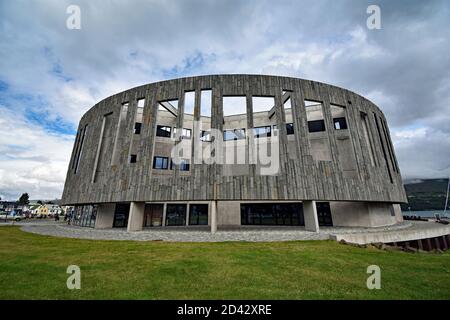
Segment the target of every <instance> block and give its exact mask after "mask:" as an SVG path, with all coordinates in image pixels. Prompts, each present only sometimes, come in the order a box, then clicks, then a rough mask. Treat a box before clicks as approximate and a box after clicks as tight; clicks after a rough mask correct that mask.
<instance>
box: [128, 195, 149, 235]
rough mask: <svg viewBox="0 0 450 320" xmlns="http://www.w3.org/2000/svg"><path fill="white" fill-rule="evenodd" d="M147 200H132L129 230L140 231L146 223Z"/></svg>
mask: <svg viewBox="0 0 450 320" xmlns="http://www.w3.org/2000/svg"><path fill="white" fill-rule="evenodd" d="M144 210H145V202H131V204H130V215H129V217H128V226H127V231H140V230H142V226H143V225H144Z"/></svg>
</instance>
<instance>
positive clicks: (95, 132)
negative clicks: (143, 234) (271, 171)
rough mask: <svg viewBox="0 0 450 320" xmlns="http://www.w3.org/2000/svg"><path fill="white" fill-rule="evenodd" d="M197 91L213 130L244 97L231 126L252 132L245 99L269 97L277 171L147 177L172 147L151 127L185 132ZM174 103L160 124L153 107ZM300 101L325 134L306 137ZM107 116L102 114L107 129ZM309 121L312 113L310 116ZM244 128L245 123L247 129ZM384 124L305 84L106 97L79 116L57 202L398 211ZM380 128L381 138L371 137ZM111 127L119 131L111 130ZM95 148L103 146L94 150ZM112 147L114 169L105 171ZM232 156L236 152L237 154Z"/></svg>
mask: <svg viewBox="0 0 450 320" xmlns="http://www.w3.org/2000/svg"><path fill="white" fill-rule="evenodd" d="M203 89H212V110H211V114H212V116H211V119H210V126H211V128H216V129H218V130H222V129H224V122H225V124H226V123H227V122H226V121H225V119H224V116H223V108H222V104H223V100H222V98H223V96H227V95H242V96H245V97H246V100H247V114H246V115H245V119H246V120H245V121H244V120H243V119H238V118H236V119H235V120H236V121H235V122H236V124H235V125H239V126H241V124H242V127H243V128H253V127H254V126H255V125H256V124H258V123H260V122H258V121H259V120H261V119H260V118H261V116H260V115H255V117H254V115H253V113H252V112H251V110H252V108H251V101H252V96H272V97H274V101H275V106H274V115H273V117H272V118H270V119H269V120H270V121H269V123H270V124H273V123H275V124H276V125H277V127H278V128H279V129H280V136H279V139H280V156H279V161H280V170H279V172H278V174H277V175H275V176H273V175H270V176H264V175H259V174H257V170H254V169H253V168H252V167H248V165H244V166H240V167H236V168H231V171H230V170H228V169H230V168H227V167H225V166H222V165H220V164H213V165H205V164H199V165H193V166H192V169H191V171H190V172H180V171H179V170H153V169H152V165H153V157H154V156H155V155H165V156H167V154H168V152H169V149H170V148H171V145H172V143H173V142H163V141H162V140H163V139H160V138H159V137H155V132H156V125H157V124H158V121H161V124H164V123H165V121H166V120H167V121H168V123H171V124H172V126H175V124H174V123H176V126H177V127H184V126H185V125H186V126H189V125H190V124H189V122H190V121H191V119H200V107H201V106H200V102H199V101H198V99H196V102H195V107H194V115H193V116H192V115H188V116H186V118H185V117H184V111H183V110H184V92H185V91H195V95H196V96H197V98H198V97H199V96H200V93H201V91H202V90H203ZM284 92H290V99H291V105H292V109H288V110H284V108H283V98H282V97H283V95H284V94H285V93H284ZM142 98H145V105H144V110H143V115H142V130H141V134H135V133H134V124H135V122H136V119H138V118H139V117H140V116H138V115H137V113H138V109H140V110H141V109H142V108H137V104H138V101H139V100H140V99H142ZM171 99H178V110H177V112H178V115H177V117H176V119H170V120H169V119H166V120H163V119H162V118H161V117H159V111H158V103H159V102H161V101H166V100H171ZM304 99H307V100H314V101H322V115H321V116H322V117H323V119H324V122H325V127H326V131H325V132H319V133H314V134H311V135H309V133H308V125H307V121H306V115H307V111H306V108H305V106H304ZM124 103H129V106H128V109H127V114H126V116H125V115H124V114H123V112H122V110H121V109H122V105H123V104H124ZM331 104H338V105H341V106H345V109H346V115H345V116H346V118H347V124H348V130H335V129H334V125H333V116H332V110H331ZM361 113H364V114H367V121H368V130H369V132H370V135H371V137H372V140H373V141H372V142H373V146H372V147H373V149H374V155H375V157H376V159H375V160H376V161H375V165H372V164H371V160H370V155H369V147H368V146H367V145H366V139H365V137H364V134H365V133H364V131H363V129H362V124H361ZM105 115H108V119H107V122H106V124H104V116H105ZM315 116H316V115H315V114H314V112H313V113H312V115H311V117H312V118H314V117H315ZM254 118H255V119H254ZM258 119H259V120H258ZM288 119H289V120H288ZM375 119H377V121H376V122H375ZM185 120H186V121H185ZM266 120H267V119H266ZM287 121H289V122H293V123H294V131H295V134H294V135H291V136H287V134H286V130H285V124H286V122H287ZM242 122H246V123H245V126H243V124H244V123H242ZM385 122H386V120H385V118H384V116H383V114H382V112H381V111H380V110H379V109H378V107H377V106H375V105H374V104H373V103H371V102H370V101H368V100H367V99H365V98H363V97H361V96H359V95H357V94H355V93H353V92H350V91H348V90H345V89H341V88H338V87H334V86H331V85H327V84H323V83H319V82H314V81H308V80H302V79H295V78H288V77H274V76H256V75H215V76H201V77H191V78H181V79H175V80H170V81H163V82H158V83H152V84H147V85H143V86H140V87H137V88H133V89H130V90H127V91H124V92H121V93H118V94H116V95H113V96H111V97H109V98H106V99H105V100H103V101H101V102H99V103H98V104H96V105H95V106H94V107H92V108H91V109H90V110H89V111H88V112H86V114H84V115H83V117H82V119H81V121H80V125H79V130H78V132H79V133H81V131H82V129H84V128H85V127H86V126H87V133H86V137H85V140H84V142H83V143H82V144H81V143H80V139H79V138H77V140H76V141H75V146H74V150H73V153H72V158H71V160H70V164H69V169H68V172H67V178H66V183H65V188H64V192H63V197H62V202H63V204H66V205H69V204H70V205H75V204H90V203H112V202H131V201H139V202H145V201H201V200H203V201H209V200H211V199H218V200H241V201H246V200H247V201H249V200H265V201H268V200H292V201H302V200H321V201H352V200H358V201H367V202H391V203H401V202H405V201H406V196H405V192H404V188H403V184H402V180H401V175H400V172H399V171H398V168H397V166H396V159H395V157H394V158H392V157H391V152H388V151H390V150H391V149H392V146H391V142H390V139H389V137H388V136H386V135H385V134H384V132H385V131H388V129H386V130H385V127H386V125H385ZM377 123H378V126H379V128H380V130H381V131H379V130H377V126H376V124H377ZM118 127H121V128H123V130H122V129H120V130H118ZM102 128H103V130H102ZM342 131H348V132H347V133H348V139H349V141H348V143H347V142H346V143H345V146H344V147H342V146H341V143H339V142H338V139H339V138H340V136H341V135H342ZM118 132H120V134H121V135H123V137H122V138H120V139H118V137H116V136H117V134H118ZM379 132H381V134H380V133H379ZM79 136H80V135H79ZM307 137H310V138H311V139H316V140H317V141H313V140H310V139H308V138H307ZM194 138H195V139H196V137H195V136H194ZM99 141H102V147H101V149H100V151H99V150H98V146H99ZM166 141H167V140H166ZM311 141H313V142H311ZM103 142H104V145H103ZM116 142H117V143H116ZM192 142H193V144H194V147H195V145H197V146H198V145H201V146H202V147H203V145H204V144H203V143H201V144H199V143H198V141H192ZM163 144H166V145H163ZM114 145H115V147H113V146H114ZM316 147H317V148H316ZM113 149H114V150H115V151H114V155H115V156H114V159H115V161H114V165H112V164H111V156H112V153H113ZM244 149H245V147H244ZM351 149H353V153H354V156H355V158H354V159H355V162H356V167H355V166H354V165H352V166H351V168H354V167H355V170H348V169H349V168H347V167H346V166H345V164H343V162H346V160H345V159H347V157H346V154H347V153H349V152H350V151H348V150H351ZM238 150H239V152H240V153H241V151H242V148H240V149H238ZM294 150H295V151H294ZM383 151H384V152H383ZM130 153H136V154H137V162H136V163H129V156H130ZM242 153H246V151H245V152H244V151H242ZM340 153H344V155H341V154H340ZM383 154H387V157H388V158H387V159H385V157H384V155H383ZM78 158H79V166H78V170H75V169H74V168H76V167H77V166H75V165H74V164H75V163H77V159H78ZM97 158H98V161H96V159H97ZM108 159H109V160H108ZM343 159H344V160H343ZM98 169H100V170H98ZM227 170H228V171H227ZM96 171H98V172H97V175H96V177H95V179H94V181H92V177H93V174H94V173H95V172H96ZM349 172H351V174H349ZM213 186H216V187H215V188H214V187H213ZM375 223H376V222H375Z"/></svg>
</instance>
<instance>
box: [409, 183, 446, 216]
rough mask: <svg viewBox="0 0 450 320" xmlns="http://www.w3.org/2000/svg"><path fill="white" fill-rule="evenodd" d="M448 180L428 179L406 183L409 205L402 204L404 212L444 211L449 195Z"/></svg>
mask: <svg viewBox="0 0 450 320" xmlns="http://www.w3.org/2000/svg"><path fill="white" fill-rule="evenodd" d="M447 184H448V180H447V179H426V180H418V181H413V182H410V183H405V190H406V195H407V196H408V202H409V204H402V210H408V207H410V208H411V210H412V211H421V210H443V209H444V206H445V196H446V193H447Z"/></svg>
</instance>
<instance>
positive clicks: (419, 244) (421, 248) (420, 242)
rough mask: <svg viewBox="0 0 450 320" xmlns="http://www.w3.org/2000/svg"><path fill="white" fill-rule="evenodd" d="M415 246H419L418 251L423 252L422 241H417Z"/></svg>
mask: <svg viewBox="0 0 450 320" xmlns="http://www.w3.org/2000/svg"><path fill="white" fill-rule="evenodd" d="M417 245H418V246H419V249H420V250H423V243H422V239H419V240H417Z"/></svg>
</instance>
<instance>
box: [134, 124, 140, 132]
mask: <svg viewBox="0 0 450 320" xmlns="http://www.w3.org/2000/svg"><path fill="white" fill-rule="evenodd" d="M141 128H142V123H140V122H136V123H135V124H134V134H141Z"/></svg>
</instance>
